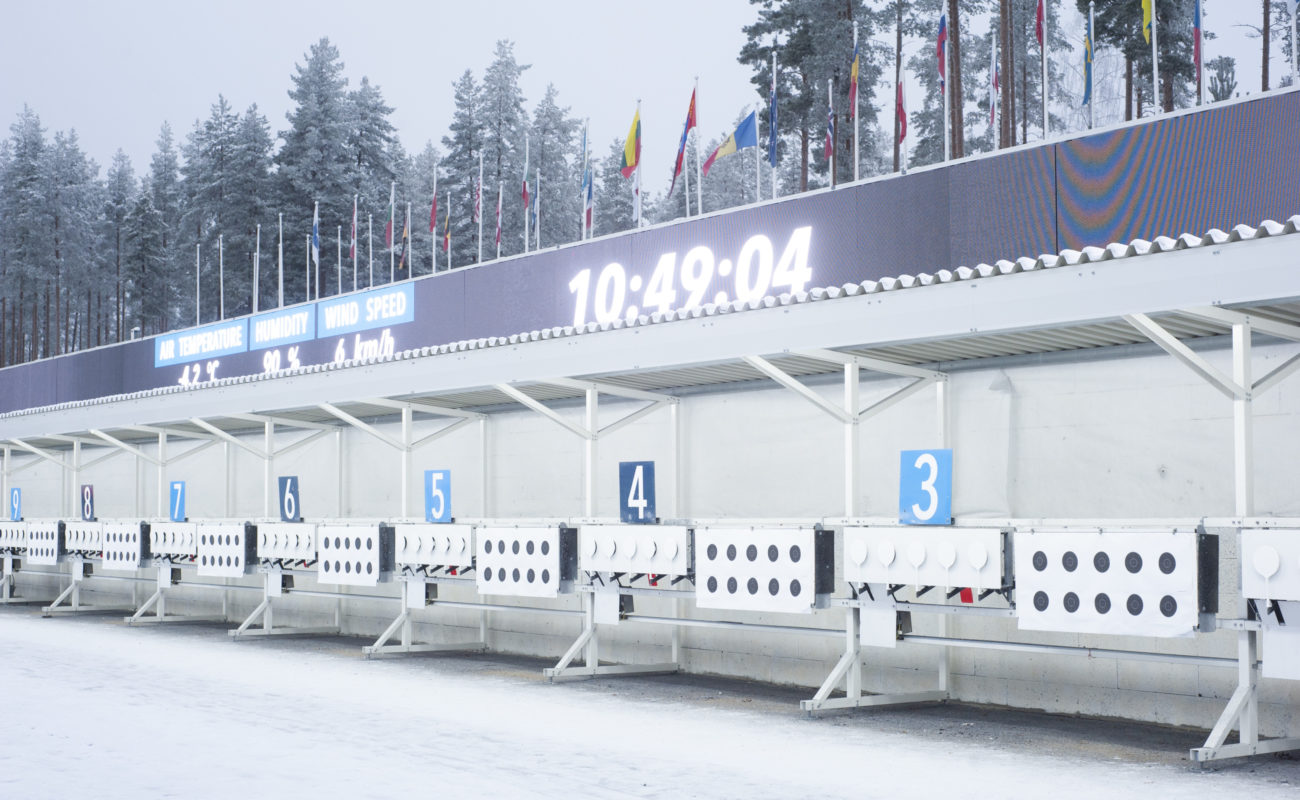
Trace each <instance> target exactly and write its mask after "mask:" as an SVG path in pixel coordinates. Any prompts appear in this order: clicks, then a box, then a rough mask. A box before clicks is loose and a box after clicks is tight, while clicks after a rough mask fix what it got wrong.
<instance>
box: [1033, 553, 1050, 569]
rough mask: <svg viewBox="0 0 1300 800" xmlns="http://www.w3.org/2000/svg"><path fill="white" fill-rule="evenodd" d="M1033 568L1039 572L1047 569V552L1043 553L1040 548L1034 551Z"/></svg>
mask: <svg viewBox="0 0 1300 800" xmlns="http://www.w3.org/2000/svg"><path fill="white" fill-rule="evenodd" d="M1034 569H1036V570H1038V571H1039V572H1042V571H1043V570H1045V569H1047V553H1044V552H1043V551H1042V550H1039V551H1038V552H1037V553H1034Z"/></svg>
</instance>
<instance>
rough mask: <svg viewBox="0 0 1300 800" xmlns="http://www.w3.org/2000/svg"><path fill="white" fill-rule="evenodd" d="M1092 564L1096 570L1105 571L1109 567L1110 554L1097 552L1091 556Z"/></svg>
mask: <svg viewBox="0 0 1300 800" xmlns="http://www.w3.org/2000/svg"><path fill="white" fill-rule="evenodd" d="M1092 566H1093V567H1094V568H1096V570H1097V571H1098V572H1105V571H1106V570H1108V569H1110V556H1108V555H1106V554H1105V553H1098V554H1097V555H1095V556H1093V557H1092Z"/></svg>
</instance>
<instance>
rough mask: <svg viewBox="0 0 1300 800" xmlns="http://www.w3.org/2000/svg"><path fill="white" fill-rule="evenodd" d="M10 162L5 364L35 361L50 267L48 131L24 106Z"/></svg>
mask: <svg viewBox="0 0 1300 800" xmlns="http://www.w3.org/2000/svg"><path fill="white" fill-rule="evenodd" d="M9 131H10V139H9V142H10V159H9V165H8V168H7V169H6V170H5V174H4V185H3V188H4V191H3V192H0V209H3V212H4V213H3V214H2V215H0V217H2V218H3V225H4V232H5V248H4V252H5V254H6V256H7V257H6V259H5V261H6V264H7V266H6V268H5V279H6V285H5V287H4V298H5V300H6V308H7V311H8V320H9V333H8V335H7V336H6V342H7V344H8V345H9V353H8V354H7V357H6V359H5V363H6V364H17V363H21V362H23V361H28V360H30V359H32V358H35V357H36V355H37V352H38V342H39V338H40V336H39V334H40V313H39V310H40V308H39V304H38V299H39V295H38V287H39V286H40V284H41V275H42V274H48V272H49V271H50V270H51V269H52V266H53V265H52V261H53V258H52V253H51V251H50V248H49V246H48V227H47V225H46V221H45V216H44V208H45V201H46V185H45V183H44V180H43V176H42V165H43V164H44V162H45V160H46V154H45V151H46V149H47V147H48V143H47V142H46V140H45V129H44V128H43V127H41V120H40V117H39V116H38V115H37V114H36V112H35V111H33V110H32V109H31V108H30V107H28V106H24V107H23V110H22V112H21V113H20V114H19V115H18V119H17V120H15V121H14V123H13V124H12V125H11V126H10V127H9Z"/></svg>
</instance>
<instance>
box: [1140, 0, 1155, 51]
mask: <svg viewBox="0 0 1300 800" xmlns="http://www.w3.org/2000/svg"><path fill="white" fill-rule="evenodd" d="M1151 3H1152V0H1142V38H1144V39H1146V40H1147V44H1151V14H1152V13H1153V9H1152V8H1151Z"/></svg>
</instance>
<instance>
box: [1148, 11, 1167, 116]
mask: <svg viewBox="0 0 1300 800" xmlns="http://www.w3.org/2000/svg"><path fill="white" fill-rule="evenodd" d="M1159 29H1160V25H1159V24H1158V23H1157V21H1156V0H1151V92H1152V94H1151V109H1152V111H1153V112H1154V113H1155V114H1159V113H1160V112H1161V111H1163V110H1164V109H1163V108H1162V107H1161V105H1160V48H1159V47H1158V45H1157V44H1156V43H1157V42H1158V41H1159V39H1160V33H1159Z"/></svg>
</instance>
